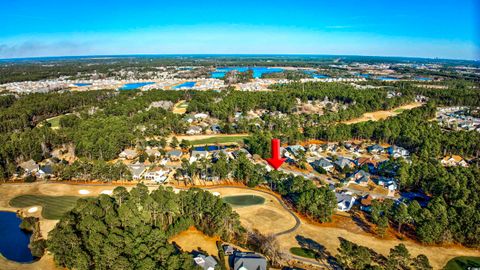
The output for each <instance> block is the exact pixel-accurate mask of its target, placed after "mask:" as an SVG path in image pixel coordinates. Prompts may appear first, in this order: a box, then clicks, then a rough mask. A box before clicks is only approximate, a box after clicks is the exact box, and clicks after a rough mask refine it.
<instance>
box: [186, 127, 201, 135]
mask: <svg viewBox="0 0 480 270" xmlns="http://www.w3.org/2000/svg"><path fill="white" fill-rule="evenodd" d="M202 131H203V129H202V127H199V126H191V127H189V128H188V130H187V132H185V133H186V134H188V135H196V134H201V133H202Z"/></svg>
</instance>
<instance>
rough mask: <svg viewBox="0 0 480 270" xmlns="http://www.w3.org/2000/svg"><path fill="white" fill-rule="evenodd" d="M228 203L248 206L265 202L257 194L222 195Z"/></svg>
mask: <svg viewBox="0 0 480 270" xmlns="http://www.w3.org/2000/svg"><path fill="white" fill-rule="evenodd" d="M223 200H225V201H226V202H227V203H228V204H231V205H232V206H250V205H256V204H263V203H264V202H265V198H263V197H260V196H257V195H235V196H227V197H223Z"/></svg>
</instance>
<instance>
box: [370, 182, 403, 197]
mask: <svg viewBox="0 0 480 270" xmlns="http://www.w3.org/2000/svg"><path fill="white" fill-rule="evenodd" d="M375 182H376V184H377V185H379V186H382V187H384V188H386V189H387V190H388V195H387V196H389V197H394V196H395V191H396V190H397V189H398V184H397V181H396V180H395V179H393V178H386V177H379V178H377V179H376V180H375Z"/></svg>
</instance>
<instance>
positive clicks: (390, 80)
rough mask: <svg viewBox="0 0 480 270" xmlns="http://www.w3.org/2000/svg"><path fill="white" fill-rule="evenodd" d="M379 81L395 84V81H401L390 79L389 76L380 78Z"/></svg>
mask: <svg viewBox="0 0 480 270" xmlns="http://www.w3.org/2000/svg"><path fill="white" fill-rule="evenodd" d="M377 79H378V80H380V81H384V82H393V81H398V80H399V79H398V78H395V77H388V76H380V77H378V78H377Z"/></svg>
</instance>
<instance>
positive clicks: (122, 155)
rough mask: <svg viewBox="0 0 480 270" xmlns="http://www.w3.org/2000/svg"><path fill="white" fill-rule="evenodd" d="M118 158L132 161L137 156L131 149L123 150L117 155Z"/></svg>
mask: <svg viewBox="0 0 480 270" xmlns="http://www.w3.org/2000/svg"><path fill="white" fill-rule="evenodd" d="M118 156H119V157H120V158H126V159H134V158H136V157H137V156H138V154H137V151H136V150H133V149H125V150H123V151H122V152H121V153H120V154H119V155H118Z"/></svg>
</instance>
